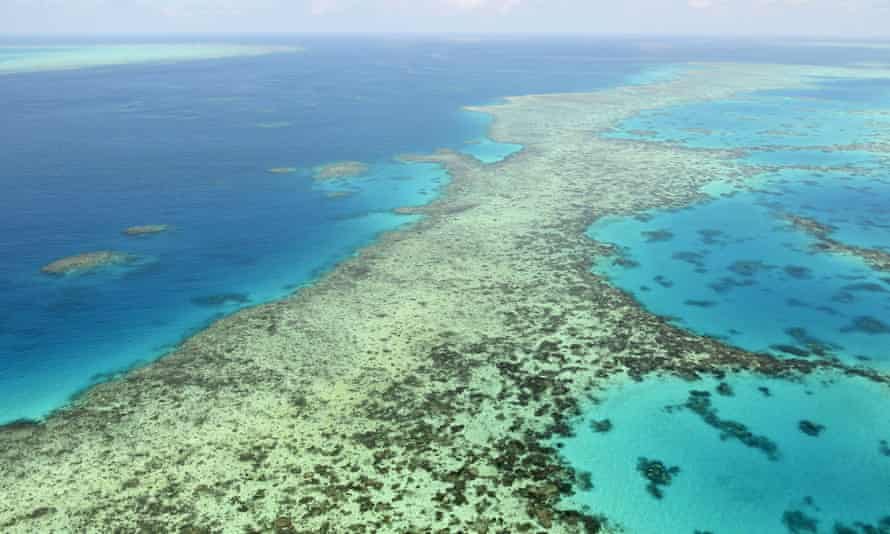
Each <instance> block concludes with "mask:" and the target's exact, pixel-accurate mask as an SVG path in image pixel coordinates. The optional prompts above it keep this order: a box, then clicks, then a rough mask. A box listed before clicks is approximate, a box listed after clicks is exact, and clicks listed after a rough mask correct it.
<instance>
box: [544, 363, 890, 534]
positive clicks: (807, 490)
mask: <svg viewBox="0 0 890 534" xmlns="http://www.w3.org/2000/svg"><path fill="white" fill-rule="evenodd" d="M725 384H727V386H728V387H727V386H723V387H720V388H719V389H718V386H719V381H717V380H714V379H706V380H702V381H697V382H685V381H683V380H680V379H675V378H664V379H652V380H647V381H646V382H644V383H624V384H617V383H616V384H613V385H612V386H611V387H610V388H608V389H607V391H606V392H605V393H604V396H603V397H602V398H601V399H599V401H600V402H599V403H598V404H592V405H590V406H588V407H587V408H586V409H585V416H584V418H583V419H582V420H580V421H578V422H577V423H576V425H575V432H576V435H575V436H574V437H572V438H568V439H562V440H560V442H558V446H561V451H562V453H563V454H564V455H565V457H566V458H568V459H569V460H570V464H571V465H572V466H573V467H574V468H575V469H576V470H578V472H579V475H581V476H582V477H584V476H585V475H583V473H587V474H589V480H590V483H591V485H592V487H590V488H589V489H587V490H586V491H580V492H578V493H576V494H575V495H574V496H572V497H571V498H569V499H567V500H566V502H565V503H564V505H565V506H567V507H570V508H584V509H587V510H589V511H590V512H592V513H599V514H604V515H605V516H606V517H607V518H609V520H610V521H611V522H612V523H615V524H619V525H621V526H623V527H625V528H626V531H627V532H632V533H635V534H648V533H652V534H658V533H663V532H671V533H674V532H677V533H689V534H691V533H693V532H713V533H720V534H750V533H754V532H756V533H763V534H770V533H788V532H790V533H800V534H803V533H816V532H824V533H838V534H840V533H846V532H856V533H865V532H874V533H883V532H887V531H888V529H890V499H888V496H890V448H888V446H887V443H888V441H887V440H888V439H890V437H888V436H890V413H888V411H887V409H886V407H887V405H888V402H890V390H888V389H887V387H886V386H878V385H875V384H873V383H870V382H868V381H866V380H862V379H856V378H842V377H837V376H831V375H815V376H812V377H809V378H807V379H806V380H805V381H802V382H800V383H794V382H788V381H784V380H770V379H764V378H757V377H753V376H748V375H739V376H733V377H731V378H728V379H727V380H726V381H725ZM761 388H764V389H761ZM696 391H697V392H706V395H705V394H701V393H699V394H698V395H696V394H694V393H693V392H696ZM721 392H722V393H721ZM851 414H855V415H854V416H851ZM706 418H707V421H706ZM604 420H608V421H609V423H611V428H610V429H609V430H608V431H605V432H604V431H599V432H598V431H597V430H596V428H595V426H594V423H600V424H599V425H597V426H598V427H599V428H600V430H602V429H603V428H604V427H605V426H606V425H603V424H602V422H603V421H604ZM802 422H804V423H803V424H802ZM806 422H808V423H812V425H807V424H806ZM738 424H741V425H744V428H742V427H740V426H738ZM721 425H722V426H721ZM804 429H806V430H809V432H810V433H807V432H805V431H804ZM744 431H747V432H750V435H751V437H749V438H748V439H746V440H745V441H743V440H740V439H737V438H736V437H734V435H735V434H734V432H744ZM813 434H815V435H813ZM640 458H646V459H648V460H650V461H660V462H662V464H663V465H664V466H665V467H666V468H670V467H678V468H679V472H676V473H674V474H672V475H671V477H670V482H669V484H661V485H657V486H656V487H657V488H658V490H659V492H660V493H661V498H657V497H656V496H654V495H653V493H651V492H650V491H649V490H648V489H647V486H649V484H650V480H649V479H647V478H646V477H644V476H643V474H642V473H641V472H640V471H639V470H638V463H639V459H640ZM881 521H884V523H881ZM809 525H812V526H813V528H809ZM865 525H870V526H871V528H872V529H873V530H866V528H865ZM838 527H846V528H848V529H851V530H842V529H838Z"/></svg>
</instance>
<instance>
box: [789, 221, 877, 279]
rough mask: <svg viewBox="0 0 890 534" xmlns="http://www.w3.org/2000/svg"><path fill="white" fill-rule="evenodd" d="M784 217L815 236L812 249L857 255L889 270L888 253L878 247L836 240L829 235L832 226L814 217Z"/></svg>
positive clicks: (870, 263)
mask: <svg viewBox="0 0 890 534" xmlns="http://www.w3.org/2000/svg"><path fill="white" fill-rule="evenodd" d="M785 219H786V220H787V221H788V222H790V223H791V224H792V225H793V226H795V227H796V228H799V229H801V230H803V231H804V232H807V233H808V234H810V235H811V236H813V237H814V238H816V242H815V243H813V249H814V250H816V251H819V252H829V253H834V254H849V255H852V256H857V257H859V258H862V260H863V261H865V262H866V263H868V264H869V265H870V266H871V267H872V268H874V269H877V270H879V271H887V272H890V253H888V252H886V251H883V250H879V249H873V248H866V247H857V246H854V245H848V244H847V243H843V242H841V241H838V240H836V239H834V238H832V237H831V234H832V233H833V232H834V231H835V228H834V227H832V226H829V225H826V224H822V223H820V222H819V221H816V220H815V219H809V218H807V217H802V216H799V215H791V214H786V215H785Z"/></svg>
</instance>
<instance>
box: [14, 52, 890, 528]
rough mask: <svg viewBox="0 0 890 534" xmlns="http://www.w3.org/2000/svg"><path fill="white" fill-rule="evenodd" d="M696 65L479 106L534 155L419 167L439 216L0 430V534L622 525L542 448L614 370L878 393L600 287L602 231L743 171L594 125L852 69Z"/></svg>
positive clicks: (653, 466)
mask: <svg viewBox="0 0 890 534" xmlns="http://www.w3.org/2000/svg"><path fill="white" fill-rule="evenodd" d="M697 67H698V68H697V69H695V70H691V71H688V72H684V73H683V74H682V75H680V76H678V77H677V78H676V79H674V80H671V81H667V82H661V83H657V84H651V85H639V86H632V87H621V88H617V89H611V90H606V91H601V92H596V93H588V94H561V95H536V96H523V97H513V98H509V99H507V100H506V101H505V102H504V103H502V104H498V105H493V106H488V107H478V108H473V109H474V110H476V111H482V112H486V113H490V114H491V115H493V117H494V119H495V120H494V122H493V124H492V132H491V138H492V139H494V140H495V141H499V142H500V141H503V142H510V143H515V144H521V145H522V146H523V147H524V148H523V150H522V151H521V152H519V153H517V154H513V155H512V156H510V157H509V158H507V159H505V160H504V161H502V162H499V163H496V164H491V165H485V164H483V163H481V162H479V161H478V160H476V159H475V158H472V157H469V156H465V155H462V154H458V153H454V152H447V151H442V152H439V153H436V154H433V155H419V156H405V157H404V159H406V160H414V161H434V162H438V163H441V164H442V165H444V166H445V167H446V168H447V169H448V171H449V173H450V174H451V175H452V178H453V179H452V181H451V183H450V184H449V185H448V186H447V188H446V190H445V191H444V193H443V194H442V196H441V197H440V198H439V199H438V200H437V201H435V202H433V203H431V204H430V205H428V206H425V207H421V208H412V209H411V210H410V211H411V212H413V213H422V214H424V215H425V218H423V219H422V220H420V221H419V222H417V223H415V224H414V225H413V226H411V227H409V228H407V229H403V230H399V231H396V232H392V233H389V234H385V235H383V236H382V237H381V238H380V239H379V240H378V241H377V242H376V243H375V244H374V245H372V246H370V247H368V248H366V249H364V250H362V251H361V253H360V254H358V255H357V256H356V257H355V258H351V259H349V260H347V261H345V262H343V263H341V264H340V265H339V266H338V267H337V268H336V269H334V270H333V271H332V272H330V273H329V274H327V275H326V276H324V277H322V278H321V279H320V280H318V281H317V282H316V283H315V284H313V285H312V286H310V287H306V288H304V289H301V290H300V291H299V292H297V293H296V294H294V295H293V296H292V297H290V298H288V299H285V300H282V301H279V302H275V303H271V304H267V305H262V306H257V307H255V308H251V309H247V310H245V311H242V312H239V313H237V314H235V315H232V316H230V317H227V318H224V319H222V320H220V321H218V322H216V323H214V324H213V325H212V326H210V327H209V328H208V329H206V330H205V331H203V332H201V333H199V334H197V335H195V336H194V337H192V338H190V339H188V340H186V341H185V342H184V343H183V344H182V345H181V347H179V348H178V349H177V350H176V351H174V352H173V353H171V354H170V355H168V356H167V357H165V358H163V359H161V360H159V361H158V362H156V363H154V364H152V365H150V366H147V367H144V368H141V369H137V370H134V371H132V372H130V373H128V374H127V375H126V376H125V377H123V378H122V379H120V380H116V381H113V382H109V383H105V384H101V385H99V386H96V387H94V388H92V389H90V390H89V391H87V392H85V393H84V394H83V395H82V396H80V397H79V398H78V399H77V400H76V401H75V402H74V403H72V405H71V406H70V407H68V408H66V409H64V410H60V411H59V412H57V413H55V414H54V415H52V416H51V417H49V418H48V419H47V420H46V421H44V422H42V423H39V424H33V425H30V424H24V423H22V424H16V425H13V426H10V427H7V428H5V429H4V430H3V431H0V487H3V488H15V489H14V492H15V496H14V498H8V499H3V500H2V501H0V529H2V530H3V531H8V532H63V531H71V530H75V531H81V530H112V529H120V530H125V531H131V530H132V531H144V532H151V531H183V532H216V531H226V532H238V531H241V532H244V531H251V532H417V531H423V532H426V531H433V532H456V531H464V532H542V531H546V532H584V531H586V532H597V531H608V530H610V528H611V527H610V526H609V524H608V518H605V519H603V518H599V517H596V516H595V513H596V511H595V510H593V511H591V514H593V515H588V514H585V513H583V512H577V511H570V510H567V509H564V508H561V507H560V502H561V500H562V498H563V497H565V496H567V495H569V494H571V493H572V492H574V491H577V490H579V489H580V488H582V487H583V485H584V480H583V477H581V476H579V474H578V473H575V472H573V471H572V470H571V469H570V468H569V467H568V466H566V465H565V464H563V463H561V462H560V460H559V456H558V454H557V452H558V451H557V449H556V448H555V447H554V446H553V445H552V444H551V443H552V441H551V439H552V438H554V437H558V436H560V435H566V434H567V433H569V424H568V421H569V420H570V419H571V418H572V417H573V416H575V415H577V414H578V413H579V411H580V408H579V407H580V405H581V402H582V401H583V400H584V399H587V397H588V396H589V395H590V394H591V393H592V392H595V391H596V389H595V388H596V384H597V383H599V382H601V381H603V380H605V379H606V378H609V377H625V376H626V377H628V378H629V379H635V380H643V379H645V378H646V377H647V376H649V375H653V374H671V375H676V376H677V377H680V378H682V379H685V380H696V379H698V378H700V377H703V376H713V377H715V378H720V377H721V376H723V375H726V374H729V373H734V372H738V371H742V370H744V371H746V372H749V373H753V374H758V375H768V376H791V377H794V376H798V375H800V374H805V373H810V372H812V371H815V370H817V369H818V370H821V371H822V372H826V373H837V374H849V375H856V376H861V377H866V378H868V379H870V380H872V381H875V382H879V383H886V382H887V380H888V379H887V377H885V376H883V375H880V374H877V373H876V372H874V371H870V370H869V369H867V368H862V367H849V366H845V365H843V364H841V363H839V362H837V361H831V360H811V359H803V358H793V357H792V358H787V359H779V358H776V357H773V356H770V355H766V354H753V353H749V352H745V351H742V350H738V349H735V348H732V347H729V346H726V345H724V344H722V343H720V342H718V341H717V340H714V339H710V338H706V337H699V336H695V335H693V334H690V333H688V332H687V331H684V330H682V329H679V328H677V327H675V326H672V325H670V324H669V323H668V322H667V321H665V320H663V319H661V318H658V317H656V316H654V315H652V314H650V313H647V312H646V311H644V310H643V309H641V307H640V306H639V305H638V304H637V303H636V302H635V301H634V300H633V299H632V298H631V297H630V296H629V295H627V294H626V293H624V292H622V291H619V290H618V289H616V288H614V287H613V286H611V285H610V284H608V283H606V282H605V281H604V280H603V279H602V278H600V277H598V276H596V275H594V274H593V273H591V266H592V265H593V264H594V262H595V261H596V260H597V258H598V257H600V256H602V255H604V254H607V253H608V250H606V247H603V246H602V245H600V244H597V243H595V242H593V241H591V240H590V239H588V238H587V237H586V236H585V230H586V229H587V227H588V226H589V225H590V224H591V222H592V221H594V220H596V219H597V218H600V217H603V216H606V215H615V214H635V213H638V212H641V211H645V210H648V209H652V208H656V207H666V206H667V207H670V206H682V205H685V204H688V203H690V202H694V201H696V200H697V199H699V198H701V192H700V188H701V187H702V186H704V185H706V184H708V183H709V182H711V181H713V180H725V181H730V182H731V181H744V180H745V179H746V178H747V177H748V176H749V175H750V172H751V171H750V169H747V168H745V166H744V165H743V164H741V163H739V162H737V160H736V159H734V157H733V154H732V153H730V152H728V151H721V150H693V149H683V148H679V147H669V146H664V145H659V144H656V143H646V142H636V141H628V140H620V139H608V138H605V137H602V136H599V135H598V134H599V133H602V132H605V131H607V130H609V129H610V128H612V127H614V125H615V124H616V123H617V122H618V121H620V120H623V119H625V118H627V117H629V116H632V115H634V114H636V113H639V112H641V111H643V110H645V109H657V108H661V107H666V106H671V105H678V104H683V103H688V102H696V101H703V100H708V99H719V98H727V97H730V96H732V95H734V94H736V93H739V92H748V91H754V90H768V89H776V88H787V87H801V86H805V85H806V84H807V80H808V77H809V76H817V75H820V76H831V75H835V76H858V75H860V72H859V71H856V70H845V69H814V68H812V67H786V66H771V65H731V64H712V65H698V66H697ZM880 74H881V73H878V72H877V71H875V70H869V71H868V75H875V76H877V75H880ZM883 75H884V76H886V75H887V73H886V72H884V73H883ZM721 421H722V420H721ZM640 466H641V471H642V472H645V474H646V477H647V478H648V479H649V480H650V481H651V482H652V483H653V484H656V488H657V489H660V490H661V489H664V488H665V487H666V485H667V483H669V482H671V481H672V479H673V478H676V479H677V480H678V481H679V482H682V480H683V477H684V476H685V473H684V472H683V471H682V467H681V470H679V471H677V470H674V469H673V468H674V466H673V465H670V464H661V463H660V460H659V459H657V458H648V459H644V460H641V464H640ZM660 468H664V470H666V471H667V473H669V474H670V475H671V476H670V477H668V476H666V475H664V473H662V470H661V469H660ZM679 482H678V483H679ZM666 491H667V492H669V491H670V490H669V489H668V490H666ZM669 497H670V496H668V498H669Z"/></svg>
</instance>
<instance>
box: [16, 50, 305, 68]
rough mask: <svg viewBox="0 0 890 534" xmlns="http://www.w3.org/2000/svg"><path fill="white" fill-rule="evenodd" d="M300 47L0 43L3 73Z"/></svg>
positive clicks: (247, 54)
mask: <svg viewBox="0 0 890 534" xmlns="http://www.w3.org/2000/svg"><path fill="white" fill-rule="evenodd" d="M300 50H301V49H300V48H298V47H288V46H252V45H237V44H223V43H220V44H187V43H186V44H127V45H102V46H100V45H75V46H50V47H45V46H41V47H20V46H16V47H12V46H0V74H12V73H19V72H36V71H51V70H70V69H79V68H85V67H104V66H109V65H126V64H132V63H158V62H160V63H171V62H178V61H194V60H198V59H219V58H226V57H236V56H257V55H263V54H272V53H281V52H299V51H300Z"/></svg>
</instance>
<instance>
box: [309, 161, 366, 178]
mask: <svg viewBox="0 0 890 534" xmlns="http://www.w3.org/2000/svg"><path fill="white" fill-rule="evenodd" d="M368 169H369V167H368V165H367V164H365V163H362V162H360V161H339V162H336V163H328V164H327V165H322V166H320V167H316V169H315V174H314V175H313V176H314V178H315V179H316V180H319V181H322V180H337V179H340V178H352V177H356V176H362V175H363V174H366V173H367V172H368Z"/></svg>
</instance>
